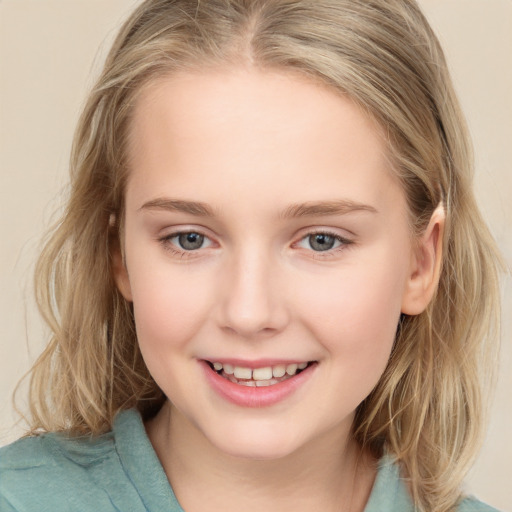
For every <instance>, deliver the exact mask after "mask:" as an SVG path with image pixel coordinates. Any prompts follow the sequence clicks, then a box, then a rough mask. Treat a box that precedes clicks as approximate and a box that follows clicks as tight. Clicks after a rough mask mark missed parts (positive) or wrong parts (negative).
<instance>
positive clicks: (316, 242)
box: [309, 233, 336, 251]
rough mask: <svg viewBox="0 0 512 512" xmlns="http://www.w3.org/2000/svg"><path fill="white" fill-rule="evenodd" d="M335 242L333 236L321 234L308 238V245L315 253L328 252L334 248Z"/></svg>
mask: <svg viewBox="0 0 512 512" xmlns="http://www.w3.org/2000/svg"><path fill="white" fill-rule="evenodd" d="M335 241H336V240H335V238H334V237H333V236H331V235H326V234H322V233H317V234H316V235H310V236H309V245H310V246H311V248H312V249H313V250H315V251H328V250H329V249H332V248H333V247H334V243H335Z"/></svg>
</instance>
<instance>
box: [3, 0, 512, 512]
mask: <svg viewBox="0 0 512 512" xmlns="http://www.w3.org/2000/svg"><path fill="white" fill-rule="evenodd" d="M136 3H137V1H136V0H3V1H2V0H0V180H1V181H0V240H1V242H0V249H1V253H0V257H1V260H0V263H1V265H0V311H1V322H0V340H1V341H0V347H1V352H0V445H1V444H5V443H7V442H9V441H11V440H13V439H14V438H16V437H17V436H18V435H19V434H20V433H21V432H22V429H21V426H19V425H18V426H13V425H14V422H15V420H16V416H15V414H14V411H13V408H12V405H11V395H12V391H13V389H14V386H15V383H16V382H17V381H18V379H19V378H20V377H21V376H22V375H23V373H24V372H26V371H27V370H28V368H29V366H30V364H31V363H32V362H33V361H34V359H35V357H36V356H37V354H38V353H39V352H40V351H41V349H42V348H43V346H44V340H45V339H46V336H47V333H46V332H45V330H44V328H43V326H42V324H41V322H40V320H39V318H38V316H37V313H36V312H35V309H34V303H33V298H32V271H33V263H34V260H35V257H36V254H37V252H38V249H39V247H40V240H41V236H42V234H43V232H44V230H45V228H46V227H48V225H49V224H50V222H51V220H52V218H54V216H53V213H54V211H55V209H56V208H57V207H58V205H59V196H60V195H61V194H62V191H63V190H64V187H65V184H66V173H67V161H68V156H69V149H70V145H71V139H72V133H73V130H74V126H75V123H76V120H77V117H78V113H79V111H80V106H81V104H82V102H83V100H84V98H85V93H86V91H87V89H88V87H89V86H90V85H91V84H92V78H93V77H94V76H95V75H96V74H97V71H98V69H99V67H100V65H101V62H102V58H103V56H104V54H105V50H106V49H107V48H108V46H109V43H110V41H111V40H112V37H113V35H114V33H115V30H116V27H118V26H119V23H120V22H121V20H123V19H124V18H125V17H126V15H127V14H128V13H129V12H130V11H131V8H132V7H133V5H135V4H136ZM420 3H421V5H422V6H423V8H424V10H425V13H426V14H427V16H428V17H429V19H430V20H431V22H432V24H433V26H434V29H435V30H436V31H437V33H438V35H439V37H440V39H441V42H442V43H443V45H444V47H445V51H446V53H447V57H448V61H449V63H450V65H451V68H452V72H453V76H454V80H455V84H456V88H457V90H458V92H459V94H460V98H461V101H462V104H463V107H464V109H465V112H466V114H467V117H468V120H469V125H470V129H471V132H472V134H473V137H474V143H475V150H476V159H477V175H476V182H475V186H476V191H477V196H478V200H479V204H480V206H481V208H482V210H483V213H484V216H485V218H486V219H487V220H488V222H489V223H490V225H491V229H492V232H493V234H494V235H495V237H496V239H497V241H498V244H499V246H500V248H501V249H502V251H503V253H504V255H505V258H506V261H507V264H508V265H509V267H511V266H512V201H511V200H510V196H511V194H512V170H511V162H512V149H511V148H512V58H511V57H512V2H511V1H510V0H421V1H420ZM98 48H100V50H98ZM503 283H504V306H503V307H504V313H505V314H504V320H503V333H502V337H503V352H502V357H501V360H502V367H501V375H500V380H499V386H498V389H497V395H496V399H495V402H494V405H493V408H492V417H491V420H490V425H489V431H488V436H487V439H486V442H485V445H484V449H483V450H482V453H481V456H480V458H479V460H478V463H477V464H476V466H475V468H474V470H473V472H472V473H471V475H470V478H469V480H468V490H469V491H471V492H472V493H474V494H476V495H477V496H478V497H480V498H481V499H483V500H485V501H487V502H489V503H491V504H493V505H494V506H496V507H498V508H500V509H502V510H511V511H512V492H511V490H510V489H511V484H512V482H511V477H510V475H511V474H512V472H511V470H510V461H511V460H512V442H511V440H510V432H512V407H511V405H512V403H511V402H512V354H511V352H512V351H511V343H510V342H511V338H512V314H511V313H512V284H511V282H510V279H505V278H504V279H503ZM22 395H23V394H22ZM21 398H23V396H21ZM23 404H24V400H23V399H22V400H21V401H20V405H21V406H22V407H23Z"/></svg>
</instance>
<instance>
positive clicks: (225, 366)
mask: <svg viewBox="0 0 512 512" xmlns="http://www.w3.org/2000/svg"><path fill="white" fill-rule="evenodd" d="M218 364H220V365H221V368H219V370H222V369H224V372H225V373H227V374H228V375H233V373H234V372H235V368H234V367H233V366H231V365H230V364H221V363H218ZM217 371H218V370H217Z"/></svg>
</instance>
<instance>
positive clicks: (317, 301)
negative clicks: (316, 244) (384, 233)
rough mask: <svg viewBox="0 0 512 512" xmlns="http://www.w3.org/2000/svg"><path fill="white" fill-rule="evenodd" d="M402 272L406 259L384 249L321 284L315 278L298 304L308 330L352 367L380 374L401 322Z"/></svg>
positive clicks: (360, 259) (328, 349) (343, 268)
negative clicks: (373, 370) (306, 322)
mask: <svg viewBox="0 0 512 512" xmlns="http://www.w3.org/2000/svg"><path fill="white" fill-rule="evenodd" d="M405 269H406V265H405V258H404V259H403V261H400V258H399V257H398V258H397V256H396V255H395V254H394V251H391V250H382V251H375V252H373V253H372V254H371V256H370V257H368V258H365V257H364V255H362V256H361V257H360V258H358V260H357V262H356V263H354V264H352V265H346V266H344V267H340V269H339V270H338V271H337V272H333V273H330V274H329V275H328V276H327V275H326V278H325V282H322V279H319V278H318V276H316V280H315V283H309V285H307V286H306V288H307V289H309V290H311V291H310V293H308V294H307V296H306V295H303V296H302V297H300V299H299V300H301V308H302V310H303V311H305V312H306V313H305V317H306V318H307V319H308V320H307V321H308V327H309V329H310V330H311V331H313V332H314V333H315V337H316V338H317V339H318V340H320V341H321V342H322V344H323V345H324V347H325V348H326V349H327V351H329V352H331V353H335V354H341V355H342V357H341V358H340V360H344V361H346V362H347V364H350V366H351V367H353V368H360V369H361V370H362V371H363V370H369V369H370V368H371V367H374V368H375V369H376V371H380V370H383V369H384V367H385V365H386V364H387V360H388V358H389V354H390V351H391V348H392V346H393V342H394V339H395V334H396V329H397V325H398V321H399V318H400V311H401V304H402V295H403V290H404V286H405V278H406V272H405ZM306 315H307V316H306Z"/></svg>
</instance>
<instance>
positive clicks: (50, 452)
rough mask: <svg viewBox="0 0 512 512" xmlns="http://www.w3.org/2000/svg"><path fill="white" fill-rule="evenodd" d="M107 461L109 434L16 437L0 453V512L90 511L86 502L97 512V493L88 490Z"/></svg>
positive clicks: (110, 445)
mask: <svg viewBox="0 0 512 512" xmlns="http://www.w3.org/2000/svg"><path fill="white" fill-rule="evenodd" d="M112 458H115V450H114V444H113V441H112V437H111V436H109V435H106V436H101V437H100V438H97V439H95V440H91V439H86V438H70V437H67V436H65V435H63V434H55V433H51V434H42V435H39V436H34V437H27V438H23V439H20V440H18V441H16V442H14V443H13V444H11V445H8V446H5V447H3V448H1V449H0V509H1V510H2V511H4V510H6V511H11V510H16V511H20V512H21V511H23V512H24V511H27V512H28V511H35V510H59V511H60V510H62V511H65V510H76V511H85V510H91V508H90V507H87V508H86V507H85V504H86V503H89V504H91V505H92V504H93V503H94V506H99V507H100V509H101V506H102V505H104V504H105V503H103V502H104V501H105V500H104V499H102V498H101V493H97V492H93V493H91V492H90V491H92V490H93V489H94V485H93V483H94V481H95V480H97V479H99V478H101V474H102V473H104V470H102V468H105V467H107V466H109V465H110V466H112V464H106V462H107V461H108V460H109V459H112ZM86 482H87V485H84V483H86ZM91 494H93V495H92V496H91ZM104 510H109V508H105V509H104Z"/></svg>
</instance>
